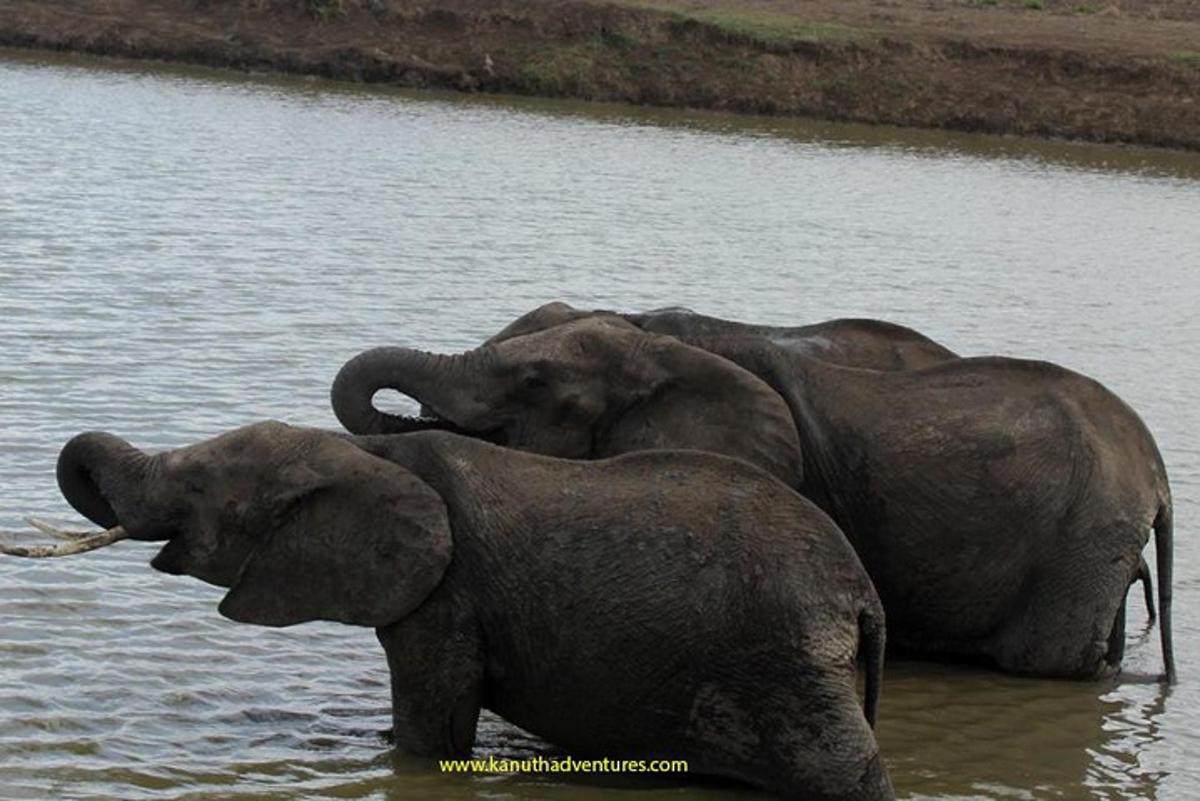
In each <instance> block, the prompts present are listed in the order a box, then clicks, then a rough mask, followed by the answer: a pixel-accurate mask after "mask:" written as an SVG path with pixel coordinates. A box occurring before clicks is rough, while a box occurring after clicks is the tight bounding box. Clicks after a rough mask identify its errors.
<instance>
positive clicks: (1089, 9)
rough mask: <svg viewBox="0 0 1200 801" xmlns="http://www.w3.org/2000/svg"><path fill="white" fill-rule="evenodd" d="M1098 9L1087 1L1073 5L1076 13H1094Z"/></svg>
mask: <svg viewBox="0 0 1200 801" xmlns="http://www.w3.org/2000/svg"><path fill="white" fill-rule="evenodd" d="M1099 10H1100V9H1098V8H1096V6H1093V5H1089V4H1087V3H1081V4H1079V5H1077V6H1075V13H1076V14H1095V13H1096V12H1097V11H1099Z"/></svg>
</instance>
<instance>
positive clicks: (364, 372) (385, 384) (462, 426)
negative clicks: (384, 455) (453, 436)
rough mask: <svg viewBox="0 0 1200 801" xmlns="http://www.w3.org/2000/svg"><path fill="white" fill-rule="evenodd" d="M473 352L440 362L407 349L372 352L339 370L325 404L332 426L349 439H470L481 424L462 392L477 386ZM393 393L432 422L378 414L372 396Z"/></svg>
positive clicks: (440, 357)
mask: <svg viewBox="0 0 1200 801" xmlns="http://www.w3.org/2000/svg"><path fill="white" fill-rule="evenodd" d="M483 358H484V357H483V356H482V355H481V354H480V352H479V351H471V352H468V353H465V354H460V355H457V356H443V355H439V354H434V353H427V352H424V351H418V350H413V349H411V348H396V347H382V348H372V349H371V350H367V351H364V352H362V353H360V354H359V355H357V356H355V357H354V358H353V359H351V360H350V361H348V362H346V364H345V365H343V366H342V369H341V370H339V371H338V374H337V378H335V379H334V382H333V389H332V391H331V393H330V401H331V402H332V404H333V412H334V414H335V415H337V418H338V421H339V422H340V423H341V424H342V425H343V426H345V427H346V430H347V431H349V432H351V433H352V434H402V433H408V432H411V431H423V430H428V429H438V430H450V431H459V432H461V433H475V432H479V431H482V430H484V429H485V428H487V426H486V425H484V424H483V422H482V420H483V415H484V414H485V411H484V409H483V408H482V406H481V405H480V404H478V403H476V402H474V401H473V400H472V393H471V392H470V391H469V390H466V391H464V383H465V384H466V385H467V386H468V387H469V386H471V385H473V384H474V383H475V381H477V380H478V376H479V375H480V374H481V372H480V371H479V370H477V369H475V368H476V362H478V361H480V360H482V359H483ZM381 389H394V390H397V391H398V392H401V393H403V394H405V395H408V396H409V397H411V398H413V399H415V400H417V401H419V402H420V403H421V405H422V409H423V410H426V409H427V410H429V411H430V412H432V413H433V414H434V415H436V418H438V419H430V418H422V417H408V416H405V415H398V414H391V413H389V412H383V411H380V410H379V409H377V408H376V407H375V404H374V397H375V393H376V392H378V391H379V390H381Z"/></svg>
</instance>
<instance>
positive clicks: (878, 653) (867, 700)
mask: <svg viewBox="0 0 1200 801" xmlns="http://www.w3.org/2000/svg"><path fill="white" fill-rule="evenodd" d="M858 631H859V637H858V650H859V655H860V656H861V657H862V659H863V663H864V665H865V667H866V672H867V681H866V687H865V692H864V697H863V715H864V716H865V717H866V718H867V723H868V724H870V726H871V728H872V729H873V728H875V716H876V715H877V714H878V712H879V694H880V692H881V691H882V688H883V651H884V647H885V645H886V641H887V635H886V633H885V627H884V624H883V615H882V612H881V611H880V610H875V609H864V610H863V611H862V612H860V613H859V615H858Z"/></svg>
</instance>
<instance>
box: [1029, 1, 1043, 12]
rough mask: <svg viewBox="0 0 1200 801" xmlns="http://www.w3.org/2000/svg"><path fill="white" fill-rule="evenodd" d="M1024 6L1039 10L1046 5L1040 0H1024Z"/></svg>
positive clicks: (1031, 9)
mask: <svg viewBox="0 0 1200 801" xmlns="http://www.w3.org/2000/svg"><path fill="white" fill-rule="evenodd" d="M1025 7H1026V8H1028V9H1029V10H1030V11H1041V10H1042V9H1044V8H1045V7H1046V4H1045V3H1044V2H1042V0H1025Z"/></svg>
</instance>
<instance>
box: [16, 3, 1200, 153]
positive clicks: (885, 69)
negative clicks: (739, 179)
mask: <svg viewBox="0 0 1200 801" xmlns="http://www.w3.org/2000/svg"><path fill="white" fill-rule="evenodd" d="M0 45H9V46H21V47H33V48H46V49H54V50H64V51H77V52H87V53H93V54H100V55H114V56H123V57H133V58H152V59H162V60H167V61H177V62H187V63H195V64H204V65H209V66H217V67H231V68H236V69H254V70H271V71H280V72H287V73H301V74H314V75H320V76H324V77H330V78H336V79H346V80H354V81H369V82H382V83H389V84H396V85H400V86H407V87H429V88H448V89H457V90H463V91H472V92H496V93H513V94H524V95H542V96H551V97H576V98H581V99H585V100H605V101H624V102H631V103H638V104H649V105H662V106H685V107H694V108H704V109H714V110H723V111H737V112H753V113H766V114H783V115H798V116H807V117H815V118H821V119H829V120H839V121H854V122H867V123H889V124H894V125H903V126H915V127H926V128H942V129H949V130H960V131H979V132H988V133H1003V134H1018V135H1032V136H1053V137H1063V138H1069V139H1080V140H1089V141H1102V142H1125V143H1136V144H1142V145H1154V146H1161V147H1174V148H1182V149H1190V150H1200V5H1197V4H1196V3H1194V2H1192V1H1191V0H1158V1H1157V2H1155V1H1154V0H1121V1H1120V2H1104V1H1103V0H1101V1H1100V2H1098V3H1094V4H1093V3H1086V2H1084V3H1081V2H1079V0H1071V1H1070V2H1068V0H929V1H922V2H917V1H916V0H892V2H890V3H877V2H871V1H870V0H805V1H803V2H801V0H647V1H646V2H643V0H625V1H624V2H621V3H619V4H613V3H603V4H601V3H593V2H563V1H562V0H524V1H522V0H497V2H493V3H488V4H484V3H482V2H481V0H439V2H438V3H437V4H436V6H430V5H425V4H421V3H420V2H418V0H8V2H5V3H4V4H2V5H0Z"/></svg>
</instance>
